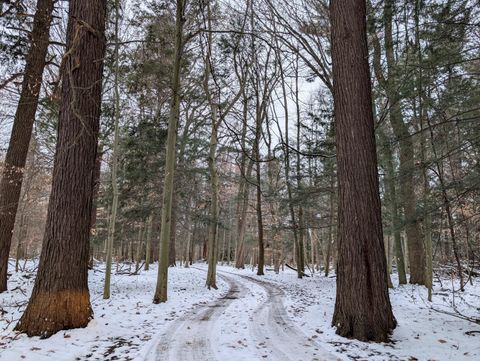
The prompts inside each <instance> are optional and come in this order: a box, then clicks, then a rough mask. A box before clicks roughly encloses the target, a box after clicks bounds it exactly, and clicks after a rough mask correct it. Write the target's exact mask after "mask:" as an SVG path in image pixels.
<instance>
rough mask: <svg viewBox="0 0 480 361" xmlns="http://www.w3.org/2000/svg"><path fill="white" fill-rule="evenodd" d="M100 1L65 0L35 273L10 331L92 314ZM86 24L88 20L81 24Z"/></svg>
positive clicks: (72, 322) (73, 321)
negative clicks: (48, 182)
mask: <svg viewBox="0 0 480 361" xmlns="http://www.w3.org/2000/svg"><path fill="white" fill-rule="evenodd" d="M105 14H106V1H105V0H104V1H99V0H96V1H93V0H92V1H85V0H82V1H80V0H71V1H70V5H69V21H68V28H67V53H66V62H65V68H64V71H65V73H64V75H63V83H62V99H61V107H60V115H59V121H58V141H57V147H56V151H55V162H54V169H53V184H52V191H51V194H50V202H49V205H48V215H47V223H46V227H45V236H44V239H43V247H42V253H41V256H40V263H39V266H38V273H37V278H36V279H35V285H34V287H33V291H32V295H31V298H30V301H29V303H28V306H27V309H26V310H25V313H24V314H23V315H22V317H21V319H20V321H19V322H18V324H17V326H16V330H18V331H21V332H26V333H27V334H28V335H29V336H42V337H49V336H50V335H52V334H54V333H56V332H57V331H59V330H64V329H71V328H76V327H85V326H86V325H87V324H88V322H89V321H90V320H91V318H92V316H93V314H92V309H91V307H90V299H89V298H90V297H89V291H88V283H87V276H88V270H87V261H88V245H89V236H90V216H91V211H92V193H93V186H94V184H93V178H94V177H93V173H94V169H95V159H96V153H97V143H98V131H99V118H100V104H101V93H102V75H103V59H104V55H105ZM87 24H88V25H87Z"/></svg>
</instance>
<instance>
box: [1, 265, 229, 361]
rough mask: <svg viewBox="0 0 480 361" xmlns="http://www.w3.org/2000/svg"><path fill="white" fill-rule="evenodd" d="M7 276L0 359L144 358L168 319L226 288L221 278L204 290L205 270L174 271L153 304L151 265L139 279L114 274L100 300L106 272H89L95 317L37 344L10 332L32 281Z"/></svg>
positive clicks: (30, 277) (154, 270)
mask: <svg viewBox="0 0 480 361" xmlns="http://www.w3.org/2000/svg"><path fill="white" fill-rule="evenodd" d="M33 268H34V265H32V264H28V265H27V269H30V270H32V269H33ZM95 268H98V266H96V267H95ZM100 268H101V269H102V268H103V267H100ZM114 269H115V267H114ZM10 273H12V277H10V280H9V286H8V288H9V291H7V292H4V293H0V307H2V308H3V309H4V310H5V311H7V312H8V313H6V314H4V315H2V316H1V318H0V360H1V361H12V360H20V359H23V360H32V361H43V360H52V359H53V360H58V361H60V360H65V361H67V360H69V361H70V360H87V359H88V360H115V359H117V360H134V359H142V358H143V356H142V355H143V354H145V353H146V352H147V350H148V349H150V348H152V347H153V346H154V345H155V344H156V343H158V335H159V334H161V333H162V331H163V330H164V329H165V328H166V327H167V326H168V325H169V324H170V323H172V321H174V320H176V319H177V318H178V317H181V316H182V315H183V314H185V313H186V312H188V311H189V310H191V309H193V308H194V307H195V306H196V305H198V304H203V303H207V302H209V301H212V300H215V299H216V298H218V297H220V296H222V295H223V294H224V293H225V292H226V290H227V284H226V283H225V282H224V281H222V280H221V279H219V280H218V282H217V286H218V290H213V291H209V290H207V289H206V287H205V279H206V273H205V272H204V271H201V270H198V269H193V268H183V267H174V268H170V272H169V280H168V281H169V292H168V298H169V300H168V302H167V303H164V304H158V305H155V304H153V303H152V299H153V293H154V291H155V285H156V277H157V267H156V265H152V266H151V268H150V270H149V271H143V270H142V271H141V273H140V274H139V275H137V276H130V275H115V272H113V274H112V283H111V298H110V299H109V300H104V299H103V280H104V273H103V272H100V271H98V270H97V271H90V272H89V288H90V297H91V303H92V308H93V311H94V319H93V320H92V321H91V322H90V323H89V325H88V327H87V328H85V329H75V330H68V331H61V332H59V333H57V334H55V335H53V336H52V337H50V338H48V339H46V340H41V339H40V338H39V337H32V338H28V337H27V336H26V335H24V334H21V335H19V334H16V333H15V332H14V331H12V330H13V328H14V327H15V324H16V321H17V320H18V319H19V318H20V315H21V313H22V311H23V310H24V308H25V306H26V301H27V299H28V297H27V296H29V295H30V293H31V290H32V287H33V282H34V277H33V275H32V274H31V273H30V272H22V273H15V272H14V269H11V270H10ZM25 277H28V278H25Z"/></svg>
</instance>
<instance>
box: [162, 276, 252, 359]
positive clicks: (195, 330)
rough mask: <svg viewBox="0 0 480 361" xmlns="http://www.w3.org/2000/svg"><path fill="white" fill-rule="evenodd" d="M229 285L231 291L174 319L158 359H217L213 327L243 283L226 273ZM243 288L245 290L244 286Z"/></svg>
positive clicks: (163, 340) (235, 296)
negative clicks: (211, 342) (238, 282)
mask: <svg viewBox="0 0 480 361" xmlns="http://www.w3.org/2000/svg"><path fill="white" fill-rule="evenodd" d="M222 278H223V279H224V280H225V281H226V282H227V283H228V285H229V290H228V292H227V294H226V295H225V296H223V297H221V298H219V299H218V300H216V301H214V302H210V303H208V304H206V305H203V306H198V307H197V308H195V309H194V310H193V311H192V312H190V313H188V314H187V315H184V316H182V317H181V318H180V319H178V320H176V321H174V323H173V324H172V326H170V327H169V328H168V329H167V331H166V332H165V335H164V337H162V338H161V341H160V342H159V344H158V345H157V347H156V355H157V360H162V361H168V360H170V361H213V360H215V359H216V358H215V356H214V355H213V352H212V348H211V344H210V340H211V330H212V328H213V326H214V324H215V322H216V321H217V319H218V318H219V317H220V316H221V315H222V314H223V312H224V310H225V309H226V308H227V307H228V306H229V304H230V303H231V302H233V301H234V300H235V299H236V298H237V294H239V293H240V292H241V289H240V288H241V285H238V284H237V283H235V282H233V281H232V280H231V279H230V278H227V277H222ZM242 291H243V290H242Z"/></svg>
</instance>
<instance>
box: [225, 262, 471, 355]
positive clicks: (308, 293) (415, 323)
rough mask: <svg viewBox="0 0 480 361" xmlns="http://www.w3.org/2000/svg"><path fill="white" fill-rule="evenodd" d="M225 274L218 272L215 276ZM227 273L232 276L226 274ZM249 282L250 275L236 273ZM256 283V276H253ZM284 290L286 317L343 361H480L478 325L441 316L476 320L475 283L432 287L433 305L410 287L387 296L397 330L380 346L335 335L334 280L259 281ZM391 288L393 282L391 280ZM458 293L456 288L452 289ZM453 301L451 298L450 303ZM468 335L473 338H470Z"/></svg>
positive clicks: (289, 275) (289, 277) (270, 276)
mask: <svg viewBox="0 0 480 361" xmlns="http://www.w3.org/2000/svg"><path fill="white" fill-rule="evenodd" d="M224 269H225V268H222V267H220V271H222V270H224ZM229 271H231V270H230V269H229ZM235 272H236V273H242V274H244V275H249V276H252V275H254V273H253V274H252V272H251V270H244V271H238V270H236V271H235ZM254 277H256V276H254ZM263 279H265V280H268V282H271V283H273V284H275V285H277V286H278V287H279V288H280V289H282V290H284V291H285V292H284V293H285V295H286V299H285V302H284V303H285V306H286V308H287V312H288V315H289V316H290V318H291V319H292V320H293V321H294V322H295V323H296V324H297V326H298V327H299V328H300V329H301V330H302V331H303V332H304V333H305V334H306V335H307V337H309V338H312V339H316V341H317V342H319V343H321V344H322V346H323V347H325V348H326V349H327V350H329V351H330V352H332V353H334V354H335V355H336V356H337V357H338V358H339V359H342V360H343V359H344V360H445V361H451V360H480V325H479V324H476V323H472V322H469V321H466V320H463V319H460V318H457V317H455V316H452V315H448V314H445V313H442V312H447V313H455V311H454V309H453V307H452V305H455V307H456V309H457V310H458V311H459V312H460V313H461V314H463V315H467V316H470V317H472V318H475V319H480V280H479V279H478V278H477V279H474V280H473V285H470V284H467V285H466V286H465V292H463V293H459V292H458V293H455V294H454V295H453V294H452V292H451V280H450V281H449V280H442V285H443V287H442V285H441V284H440V283H439V282H438V280H437V281H436V282H435V285H434V293H433V299H432V301H433V302H432V303H430V302H428V301H427V291H426V288H424V287H420V286H414V285H404V286H401V287H396V288H394V289H392V290H391V291H390V300H391V302H392V307H393V312H394V315H395V317H396V319H397V323H398V325H397V327H396V329H395V331H394V332H393V335H392V337H391V339H392V341H391V342H390V343H385V344H377V343H365V342H359V341H354V340H348V339H345V338H342V337H339V336H337V335H336V334H335V329H334V328H332V327H331V326H330V325H331V320H332V315H333V310H334V305H335V277H328V278H326V277H324V276H323V275H320V274H318V273H317V274H315V275H314V276H313V277H310V278H303V279H302V280H299V279H297V277H296V273H295V272H293V271H291V270H288V269H286V270H285V272H281V273H280V274H278V275H276V274H275V273H273V272H267V274H266V276H265V277H264V278H263ZM393 283H394V284H395V285H396V284H397V283H398V282H397V279H395V278H393ZM455 287H456V288H457V289H458V284H455ZM453 296H455V297H453ZM471 331H473V332H471Z"/></svg>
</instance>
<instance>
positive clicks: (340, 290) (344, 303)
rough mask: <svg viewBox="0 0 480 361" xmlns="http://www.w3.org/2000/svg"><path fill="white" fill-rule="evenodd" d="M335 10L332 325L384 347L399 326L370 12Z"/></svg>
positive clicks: (346, 5) (346, 2)
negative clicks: (382, 184) (378, 144)
mask: <svg viewBox="0 0 480 361" xmlns="http://www.w3.org/2000/svg"><path fill="white" fill-rule="evenodd" d="M330 10H331V24H332V60H333V79H334V101H335V121H336V145H337V165H338V196H339V198H338V203H339V208H338V238H337V245H338V263H337V295H336V302H335V312H334V315H333V320H332V324H333V325H334V326H335V327H336V328H337V333H338V334H339V335H341V336H345V337H353V338H356V339H359V340H364V341H367V340H373V341H386V340H387V338H388V335H389V333H390V332H391V330H392V329H393V328H394V327H395V324H396V322H395V318H394V317H393V313H392V309H391V305H390V299H389V295H388V287H387V275H386V260H385V253H384V246H383V231H382V219H381V205H380V196H379V190H378V186H379V184H378V174H377V159H376V151H375V136H374V123H373V112H372V97H371V84H370V71H369V64H368V48H367V38H366V19H365V17H366V4H365V1H358V0H343V1H340V0H333V1H332V2H331V7H330Z"/></svg>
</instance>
